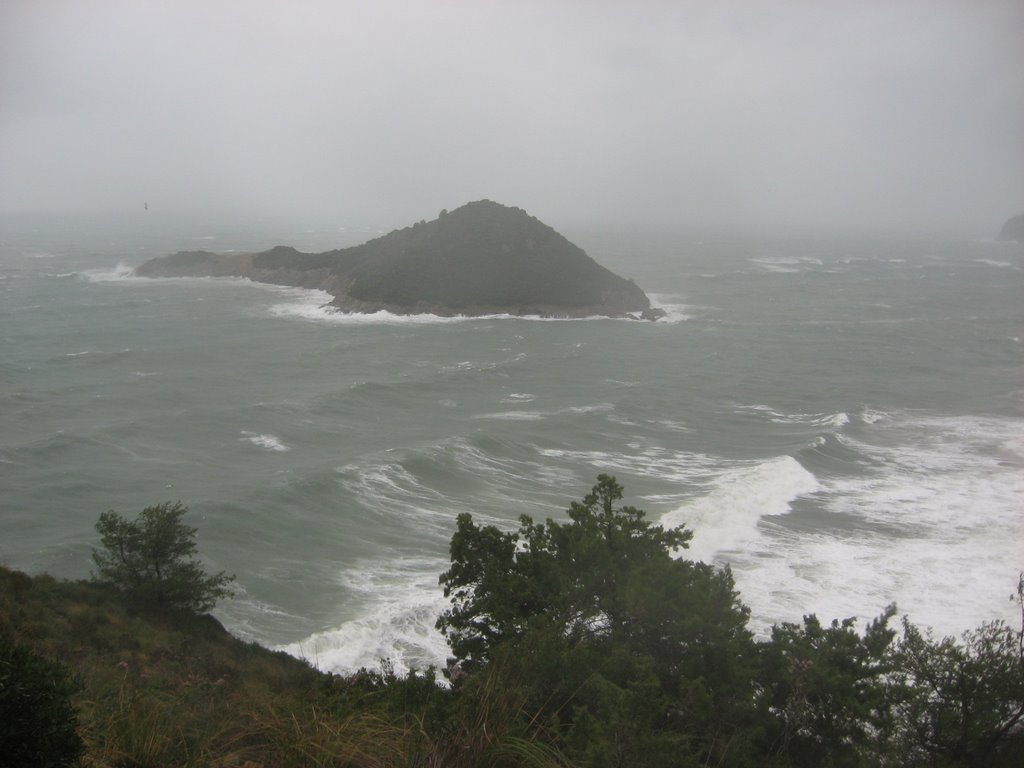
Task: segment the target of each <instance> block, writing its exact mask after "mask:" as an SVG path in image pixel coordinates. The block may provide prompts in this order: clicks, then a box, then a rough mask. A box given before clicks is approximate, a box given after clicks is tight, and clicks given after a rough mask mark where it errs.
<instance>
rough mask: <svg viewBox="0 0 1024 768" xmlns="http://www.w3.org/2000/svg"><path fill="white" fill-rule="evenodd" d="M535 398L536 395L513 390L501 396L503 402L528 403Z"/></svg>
mask: <svg viewBox="0 0 1024 768" xmlns="http://www.w3.org/2000/svg"><path fill="white" fill-rule="evenodd" d="M536 399H537V396H536V395H531V394H528V393H526V392H513V393H511V394H509V395H505V397H503V398H501V402H503V403H529V402H532V401H534V400H536Z"/></svg>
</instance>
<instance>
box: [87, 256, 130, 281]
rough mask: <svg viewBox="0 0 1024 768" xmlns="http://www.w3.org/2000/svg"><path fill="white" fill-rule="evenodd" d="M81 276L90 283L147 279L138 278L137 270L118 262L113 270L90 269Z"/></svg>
mask: <svg viewBox="0 0 1024 768" xmlns="http://www.w3.org/2000/svg"><path fill="white" fill-rule="evenodd" d="M79 275H80V276H81V277H82V278H84V279H85V280H88V281H89V282H90V283H114V282H124V281H126V280H140V281H141V280H145V279H146V278H142V277H136V276H135V270H134V269H133V268H132V267H130V266H128V264H126V263H125V262H124V261H119V262H117V266H116V267H114V268H113V269H89V270H86V271H84V272H80V273H79Z"/></svg>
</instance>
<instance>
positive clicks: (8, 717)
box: [0, 643, 83, 768]
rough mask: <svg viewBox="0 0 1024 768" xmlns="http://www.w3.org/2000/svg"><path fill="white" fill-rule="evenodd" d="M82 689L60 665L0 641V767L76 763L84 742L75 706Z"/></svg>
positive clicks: (47, 767)
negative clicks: (77, 693)
mask: <svg viewBox="0 0 1024 768" xmlns="http://www.w3.org/2000/svg"><path fill="white" fill-rule="evenodd" d="M78 689H79V685H78V683H77V682H76V681H74V680H73V679H72V678H71V677H70V676H69V674H68V672H67V671H66V670H65V669H64V667H63V666H61V665H60V664H58V663H56V662H53V661H50V660H49V659H46V658H44V657H42V656H40V655H39V654H37V653H36V652H35V651H33V650H31V649H30V648H26V647H25V646H21V645H14V644H10V643H0V766H11V767H12V768H13V767H14V766H44V767H45V768H58V767H59V766H75V765H78V761H79V758H80V757H81V755H82V749H83V746H82V740H81V738H79V736H78V733H77V732H76V730H75V729H76V726H77V716H76V714H75V710H74V708H73V707H72V706H71V696H72V695H73V694H74V693H75V692H76V691H77V690H78Z"/></svg>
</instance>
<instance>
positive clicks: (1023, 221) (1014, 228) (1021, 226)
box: [999, 213, 1024, 243]
mask: <svg viewBox="0 0 1024 768" xmlns="http://www.w3.org/2000/svg"><path fill="white" fill-rule="evenodd" d="M999 239H1000V240H1007V241H1010V242H1014V241H1016V242H1018V243H1024V213H1022V214H1021V215H1020V216H1014V217H1013V218H1012V219H1010V220H1008V221H1007V222H1006V223H1005V224H1003V228H1002V229H1001V230H1000V231H999Z"/></svg>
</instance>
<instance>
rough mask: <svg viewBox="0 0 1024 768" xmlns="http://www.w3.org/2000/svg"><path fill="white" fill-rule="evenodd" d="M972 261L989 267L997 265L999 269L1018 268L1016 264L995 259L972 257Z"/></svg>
mask: <svg viewBox="0 0 1024 768" xmlns="http://www.w3.org/2000/svg"><path fill="white" fill-rule="evenodd" d="M973 261H974V263H975V264H987V265H988V266H990V267H999V268H1001V269H1020V267H1018V266H1017V265H1016V264H1011V263H1010V262H1008V261H1000V260H997V259H973Z"/></svg>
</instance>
